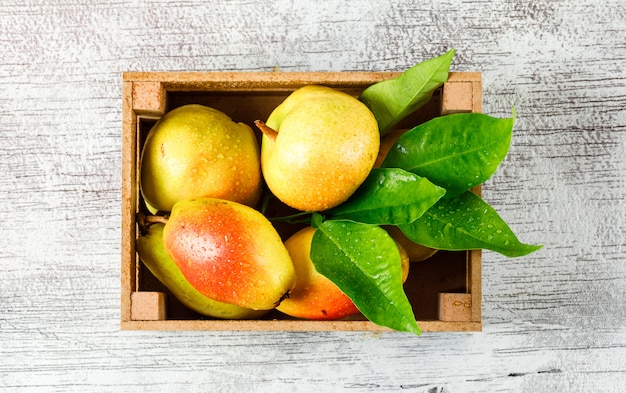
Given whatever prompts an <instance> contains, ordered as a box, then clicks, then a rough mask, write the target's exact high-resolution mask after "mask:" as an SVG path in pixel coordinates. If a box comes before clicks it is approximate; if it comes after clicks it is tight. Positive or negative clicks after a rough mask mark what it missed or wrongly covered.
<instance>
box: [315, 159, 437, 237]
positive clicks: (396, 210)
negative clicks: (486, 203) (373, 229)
mask: <svg viewBox="0 0 626 393" xmlns="http://www.w3.org/2000/svg"><path fill="white" fill-rule="evenodd" d="M445 193H446V190H444V189H443V188H441V187H439V186H436V185H434V184H433V183H431V182H430V181H429V180H428V179H426V178H423V177H421V176H418V175H415V174H413V173H410V172H407V171H405V170H403V169H399V168H374V169H372V171H371V172H370V174H369V176H368V177H367V179H366V180H365V182H363V184H362V185H361V186H360V187H359V189H357V191H356V192H355V193H354V194H353V195H352V196H351V197H350V199H348V200H347V201H346V202H344V203H342V204H341V205H339V206H337V207H335V208H333V209H331V210H329V211H327V215H328V217H329V218H332V219H348V220H353V221H358V222H362V223H367V224H378V225H398V224H408V223H410V222H413V221H415V220H416V219H418V218H419V217H420V216H421V215H422V214H424V212H425V211H426V210H427V209H428V208H429V207H431V206H432V205H433V204H435V202H437V201H438V200H439V199H440V198H441V197H442V196H443V195H444V194H445Z"/></svg>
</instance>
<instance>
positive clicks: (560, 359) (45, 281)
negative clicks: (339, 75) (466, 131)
mask: <svg viewBox="0 0 626 393" xmlns="http://www.w3.org/2000/svg"><path fill="white" fill-rule="evenodd" d="M431 3H434V4H431ZM625 20H626V6H625V5H624V2H623V1H622V0H588V1H584V0H560V1H559V0H538V1H521V0H501V1H487V2H486V1H476V0H467V1H458V2H457V1H437V2H425V1H422V2H417V1H406V2H389V1H382V0H378V1H362V0H356V1H350V2H343V1H338V0H336V1H323V2H300V1H295V0H283V1H273V2H270V1H260V0H236V1H215V2H205V1H195V0H184V1H178V0H168V1H157V0H136V1H112V0H108V1H100V2H93V1H91V0H54V1H43V0H29V1H22V0H4V1H2V3H1V4H0V244H1V246H0V392H156V391H162V392H198V391H215V392H217V391H224V392H230V391H232V392H249V391H250V392H252V391H258V392H309V391H317V392H322V391H323V392H395V391H407V392H419V393H421V392H423V393H444V392H445V393H462V392H496V391H507V392H509V391H510V392H624V391H626V267H625V263H626V248H625V246H626V203H625V202H624V199H625V197H626V180H625V178H624V176H625V175H626V149H625V144H626V111H625V107H626V74H625V72H626V22H624V21H625ZM452 47H454V48H456V49H457V56H456V58H455V60H454V63H453V66H452V69H453V70H455V71H481V72H483V78H484V112H485V113H488V114H491V115H494V116H506V115H509V114H510V109H511V106H512V105H515V107H516V109H517V115H518V121H517V124H516V127H515V134H514V138H513V143H512V148H511V152H510V155H509V157H508V158H507V160H506V161H505V163H504V164H503V166H502V167H501V169H500V170H499V171H498V173H497V174H496V176H495V177H494V178H493V179H491V180H489V181H488V182H487V184H486V185H485V186H484V197H485V198H486V199H487V200H488V201H489V202H490V203H491V204H492V205H493V206H494V207H496V209H497V210H498V211H499V212H500V213H501V215H502V216H503V217H504V218H505V219H506V220H507V221H508V222H509V223H510V225H511V226H512V228H513V229H514V231H515V232H516V233H517V234H518V235H519V237H520V238H521V240H522V241H526V242H531V243H533V242H537V243H544V244H545V247H544V249H543V250H541V251H540V252H538V253H536V254H533V255H531V256H528V257H524V258H520V259H507V258H504V257H501V256H499V255H498V254H495V253H491V252H485V253H484V262H483V316H484V331H483V332H481V333H455V334H450V333H446V334H425V335H423V336H422V337H410V336H407V335H403V334H396V333H385V334H366V333H258V332H257V333H247V332H237V333H228V332H160V333H159V332H122V331H120V330H119V292H120V193H121V178H120V170H121V160H120V156H121V73H122V72H123V71H137V70H146V71H161V70H163V71H175V70H201V71H202V70H237V71H266V70H272V69H273V67H275V66H278V67H280V69H282V70H285V71H344V70H345V71H348V70H375V71H378V70H392V71H401V70H404V69H406V68H408V67H409V66H411V65H413V64H415V63H417V62H419V61H422V60H424V59H426V58H430V57H433V56H436V55H439V54H441V53H443V52H444V51H445V50H447V49H449V48H452Z"/></svg>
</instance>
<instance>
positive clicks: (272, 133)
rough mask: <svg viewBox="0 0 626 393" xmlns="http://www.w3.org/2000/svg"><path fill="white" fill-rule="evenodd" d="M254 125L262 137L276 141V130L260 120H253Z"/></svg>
mask: <svg viewBox="0 0 626 393" xmlns="http://www.w3.org/2000/svg"><path fill="white" fill-rule="evenodd" d="M254 125H255V126H256V127H257V128H258V129H259V130H261V132H262V133H263V135H265V136H266V137H268V138H270V139H271V140H273V141H275V140H276V136H277V135H278V132H276V130H274V129H273V128H271V127H269V126H268V125H267V124H265V123H264V122H263V121H261V120H255V121H254Z"/></svg>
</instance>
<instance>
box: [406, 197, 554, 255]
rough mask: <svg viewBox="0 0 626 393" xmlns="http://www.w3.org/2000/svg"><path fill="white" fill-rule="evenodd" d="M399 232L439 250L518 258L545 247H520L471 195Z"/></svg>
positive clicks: (444, 205) (494, 215) (449, 201)
mask: <svg viewBox="0 0 626 393" xmlns="http://www.w3.org/2000/svg"><path fill="white" fill-rule="evenodd" d="M399 228H400V229H401V230H402V232H404V234H405V235H406V236H407V237H408V238H409V239H411V240H412V241H414V242H416V243H418V244H421V245H424V246H426V247H431V248H436V249H439V250H452V251H463V250H477V249H487V250H492V251H496V252H499V253H500V254H503V255H506V256H509V257H519V256H523V255H527V254H530V253H532V252H534V251H537V250H539V249H540V248H541V247H543V246H542V245H531V244H524V243H521V242H520V241H519V240H518V239H517V237H516V236H515V234H514V233H513V231H512V230H511V229H510V228H509V226H508V225H507V224H506V222H504V220H503V219H502V218H501V217H500V215H499V214H498V213H497V212H496V211H495V210H494V209H493V208H492V207H491V206H490V205H489V204H488V203H487V202H485V201H484V200H483V199H481V198H480V197H479V196H477V195H475V194H474V193H472V192H470V191H466V192H465V193H463V194H461V195H459V196H457V197H454V198H449V199H440V200H439V202H437V203H436V204H435V205H434V206H433V207H431V208H430V209H429V210H428V211H426V213H424V214H423V215H422V217H420V218H419V219H417V220H415V221H414V222H412V223H411V224H407V225H399Z"/></svg>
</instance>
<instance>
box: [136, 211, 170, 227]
mask: <svg viewBox="0 0 626 393" xmlns="http://www.w3.org/2000/svg"><path fill="white" fill-rule="evenodd" d="M167 219H168V217H167V216H153V215H145V214H143V213H138V214H137V216H136V217H135V220H136V221H137V224H139V228H140V229H141V230H145V229H147V228H148V227H149V226H150V225H152V224H157V223H161V224H166V223H167Z"/></svg>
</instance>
